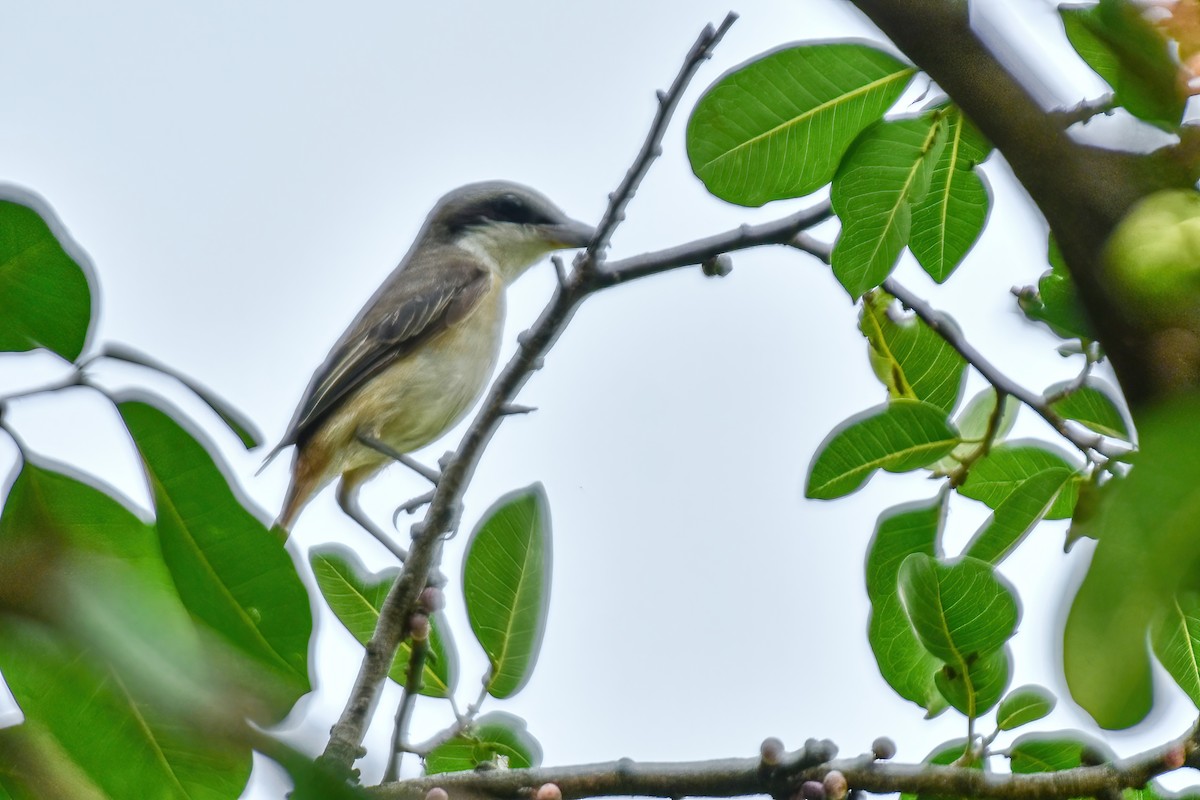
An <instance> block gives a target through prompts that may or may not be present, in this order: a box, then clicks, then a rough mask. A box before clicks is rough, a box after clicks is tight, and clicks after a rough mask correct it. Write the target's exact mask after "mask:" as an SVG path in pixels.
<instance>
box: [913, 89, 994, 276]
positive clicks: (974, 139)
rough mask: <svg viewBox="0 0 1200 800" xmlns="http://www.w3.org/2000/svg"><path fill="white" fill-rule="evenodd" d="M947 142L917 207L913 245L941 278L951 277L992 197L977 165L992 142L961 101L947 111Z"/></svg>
mask: <svg viewBox="0 0 1200 800" xmlns="http://www.w3.org/2000/svg"><path fill="white" fill-rule="evenodd" d="M946 124H947V126H948V128H947V134H946V146H945V148H943V149H942V154H941V157H939V158H938V160H937V163H936V164H934V167H933V176H932V178H931V179H930V184H929V192H928V193H927V194H926V195H925V198H924V199H923V200H921V201H920V202H918V203H917V204H916V205H915V206H914V207H913V212H912V214H913V216H912V236H911V237H910V240H909V243H908V245H909V248H910V249H911V250H912V253H913V255H914V256H916V259H917V262H918V263H920V265H921V267H922V268H923V269H924V270H925V271H926V272H927V273H929V276H930V277H931V278H933V279H934V280H935V281H937V282H938V283H941V282H943V281H945V280H946V278H948V277H950V274H951V273H952V272H954V270H955V269H957V268H958V265H959V264H961V263H962V261H963V259H964V258H966V257H967V253H968V252H970V250H971V248H972V247H974V246H975V242H977V241H978V240H979V235H980V234H981V233H983V226H984V225H985V224H986V223H987V218H988V211H989V207H990V204H991V198H990V196H989V193H988V187H987V183H985V182H984V180H983V176H982V175H981V174H980V173H978V172H976V171H975V165H976V164H978V163H979V162H981V161H983V159H985V158H986V157H987V154H988V151H989V150H991V145H990V144H989V143H988V142H987V140H986V139H984V138H983V135H982V134H980V133H979V131H978V129H977V128H975V126H974V125H972V124H971V123H970V122H969V121H968V120H967V119H966V117H964V116H963V113H962V111H961V110H960V109H958V108H957V107H955V108H952V109H951V110H950V111H949V113H948V114H947V115H946Z"/></svg>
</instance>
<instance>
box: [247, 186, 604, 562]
mask: <svg viewBox="0 0 1200 800" xmlns="http://www.w3.org/2000/svg"><path fill="white" fill-rule="evenodd" d="M594 234H595V230H594V228H593V227H592V226H590V225H587V224H585V223H583V222H579V221H578V220H575V219H572V218H571V217H568V216H567V215H566V213H564V212H563V211H562V210H561V209H560V208H559V207H558V206H556V205H555V204H554V203H552V202H551V201H550V200H549V199H548V198H546V197H545V196H544V195H542V194H541V193H540V192H537V191H535V190H534V189H531V188H529V187H527V186H523V185H521V184H518V183H513V182H510V181H485V182H481V183H471V184H467V185H465V186H461V187H459V188H457V189H454V190H453V191H451V192H449V193H447V194H446V195H444V196H443V197H442V198H441V199H440V200H438V202H437V203H436V204H435V205H434V207H433V210H432V211H431V212H430V213H429V216H428V217H427V218H426V219H425V223H424V225H423V226H422V227H421V230H420V232H419V233H418V234H417V238H416V240H415V241H414V243H413V245H412V247H411V248H410V249H409V251H408V254H407V255H405V257H404V258H403V259H402V260H401V261H400V264H399V266H397V267H396V268H395V270H394V271H393V272H392V273H391V275H389V276H388V277H387V279H386V280H385V281H384V282H383V284H382V285H381V286H380V287H379V289H378V290H376V292H375V294H374V295H373V296H372V297H371V299H370V300H368V301H367V304H366V305H365V306H363V308H362V310H360V311H359V313H358V315H357V316H356V317H355V318H354V321H353V322H351V323H350V326H349V327H348V328H347V329H346V331H345V333H343V334H342V336H341V338H339V339H338V340H337V342H336V343H335V344H334V345H333V348H332V349H331V350H330V351H329V355H328V356H327V357H326V358H325V361H324V362H323V363H322V364H321V366H319V367H318V368H317V370H316V372H314V373H313V376H312V379H311V380H310V381H309V383H308V388H307V389H306V390H305V391H304V395H303V396H302V398H301V400H300V403H299V405H298V406H297V408H296V412H295V414H294V415H293V416H292V420H291V422H290V424H289V425H288V428H287V432H286V433H285V434H284V435H283V438H282V439H281V440H280V442H279V444H278V445H276V447H275V448H274V449H273V450H272V451H271V452H270V454H268V456H267V458H266V459H265V461H264V466H265V465H266V464H267V463H269V462H270V461H271V460H272V459H273V458H274V457H275V456H276V455H278V454H279V453H280V452H281V451H282V450H284V449H285V448H287V447H289V446H294V447H295V452H294V454H293V458H292V466H291V481H290V484H289V486H288V490H287V493H286V495H285V497H284V502H283V508H282V511H281V512H280V514H279V518H278V520H277V525H279V526H280V527H282V529H283V530H284V531H290V530H291V528H292V526H293V524H294V523H295V521H296V519H297V517H298V516H299V514H300V512H301V511H302V510H303V509H304V507H305V505H306V504H307V503H308V502H309V500H311V499H312V498H313V497H314V496H315V495H316V494H317V493H318V492H320V491H321V490H322V489H323V488H325V487H326V486H328V485H329V484H330V483H332V482H333V481H334V480H335V479H338V488H337V502H338V505H339V506H341V508H342V510H343V511H344V512H345V513H346V514H347V515H348V516H349V517H351V518H352V519H353V520H355V521H356V522H358V523H359V524H360V525H362V526H363V527H364V528H366V529H367V530H368V531H369V532H371V533H372V534H373V535H375V536H376V537H379V538H380V539H381V541H382V542H383V543H384V544H385V545H387V546H389V547H391V548H392V549H393V551H394V552H397V554H402V552H403V551H402V550H397V549H396V547H395V546H394V545H392V544H391V543H390V542H389V541H388V540H387V539H386V538H384V537H383V535H382V532H381V531H380V530H379V529H378V528H376V527H375V526H374V525H373V524H372V523H371V522H370V520H369V519H367V517H366V515H365V514H364V513H363V512H362V510H361V508H360V507H359V505H358V499H357V497H358V490H359V488H360V487H361V486H362V484H363V483H364V482H365V481H367V480H368V479H370V478H371V477H373V476H374V475H375V474H376V473H378V472H379V471H380V470H381V469H383V468H384V467H386V466H387V465H388V464H390V463H391V462H392V461H394V460H398V457H400V456H402V455H404V454H407V453H409V452H412V451H413V450H417V449H420V448H421V447H424V446H425V445H427V444H430V443H431V442H433V441H435V440H437V439H438V438H440V437H441V436H442V434H444V433H445V432H446V431H448V430H449V429H450V428H452V427H453V426H454V425H456V424H457V423H458V422H459V421H460V420H461V419H462V418H463V417H464V416H466V414H467V412H468V411H469V410H470V409H471V407H472V406H474V405H475V403H476V401H478V399H479V397H480V396H481V395H482V394H483V390H484V388H485V387H486V385H487V382H488V379H489V378H490V376H491V374H492V371H493V370H494V369H495V366H496V361H497V358H498V356H499V352H500V344H501V337H502V332H503V327H504V312H505V289H506V287H507V286H508V285H509V284H510V283H512V282H513V281H515V280H516V279H517V278H518V277H520V276H521V274H523V273H524V272H525V271H526V270H527V269H528V268H529V267H531V266H532V265H533V264H534V263H536V262H537V261H538V260H540V259H541V258H542V257H543V256H545V255H547V254H549V253H550V252H552V251H555V250H563V249H570V248H580V247H584V246H586V245H588V244H589V243H590V242H591V240H592V238H593V236H594ZM400 460H403V459H400ZM406 463H409V462H407V461H406ZM401 558H403V555H401Z"/></svg>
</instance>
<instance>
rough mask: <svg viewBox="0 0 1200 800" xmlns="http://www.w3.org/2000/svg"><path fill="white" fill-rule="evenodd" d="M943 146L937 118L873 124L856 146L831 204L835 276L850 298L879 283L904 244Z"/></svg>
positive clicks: (834, 188) (844, 164)
mask: <svg viewBox="0 0 1200 800" xmlns="http://www.w3.org/2000/svg"><path fill="white" fill-rule="evenodd" d="M945 145H946V121H945V120H944V119H943V118H942V116H941V115H939V114H933V115H926V116H922V117H915V118H912V119H903V120H896V121H893V122H877V123H876V124H875V125H873V126H871V127H870V128H867V129H866V130H865V131H863V132H862V134H861V135H860V136H859V137H858V138H857V139H855V140H854V144H853V145H852V146H851V147H850V150H849V152H847V153H846V157H845V158H844V159H843V160H842V164H841V166H840V167H838V171H837V174H835V175H834V176H833V184H832V187H831V189H830V194H829V198H830V200H831V201H832V202H833V210H834V211H835V212H836V213H837V215H838V218H839V219H841V221H842V231H841V233H839V234H838V238H837V241H836V242H835V243H834V246H833V253H832V255H831V261H830V263H831V265H832V267H833V274H834V276H835V277H836V278H837V279H838V282H839V283H841V284H842V287H843V288H845V290H846V291H847V292H849V293H850V296H851V297H852V298H858V297H860V296H861V295H862V294H863V293H864V292H866V291H867V290H869V289H874V288H875V287H876V286H878V285H879V284H881V283H883V281H884V279H885V278H887V276H888V275H889V274H891V271H892V268H893V267H895V266H896V261H897V260H898V259H899V258H900V253H901V252H902V251H903V250H904V247H905V245H907V244H908V241H909V234H910V233H911V230H912V208H913V205H914V204H915V203H917V202H919V201H920V200H921V198H923V197H924V196H925V193H926V192H927V191H928V190H929V181H930V178H931V177H932V175H933V167H934V164H936V163H937V161H938V159H939V158H940V157H941V154H942V150H943V149H944V148H945Z"/></svg>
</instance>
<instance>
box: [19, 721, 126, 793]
mask: <svg viewBox="0 0 1200 800" xmlns="http://www.w3.org/2000/svg"><path fill="white" fill-rule="evenodd" d="M0 753H3V754H4V758H3V759H0V800H42V799H43V798H46V797H52V798H69V800H105V799H106V797H107V795H105V794H104V792H103V791H102V790H101V789H100V788H99V787H98V786H96V784H94V783H92V781H91V780H90V779H89V778H88V776H87V775H86V774H84V773H83V771H82V770H80V769H79V768H78V767H77V766H76V765H75V764H73V763H72V762H71V758H70V756H69V755H68V754H67V753H65V752H63V749H62V747H61V746H60V745H59V744H58V743H57V742H56V741H55V740H54V737H53V736H51V735H50V734H49V733H48V732H47V731H46V730H45V729H44V728H43V727H42V726H41V725H38V724H37V723H36V722H31V721H29V720H26V721H25V722H23V723H22V724H20V725H17V726H14V727H11V728H3V729H0Z"/></svg>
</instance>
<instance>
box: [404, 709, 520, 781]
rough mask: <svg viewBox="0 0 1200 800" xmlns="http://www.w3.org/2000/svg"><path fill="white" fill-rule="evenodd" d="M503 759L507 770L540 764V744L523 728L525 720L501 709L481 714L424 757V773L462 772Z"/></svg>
mask: <svg viewBox="0 0 1200 800" xmlns="http://www.w3.org/2000/svg"><path fill="white" fill-rule="evenodd" d="M498 758H503V759H504V760H505V764H506V766H507V767H508V769H527V768H530V767H538V766H541V763H542V746H541V745H540V744H538V741H537V739H535V738H533V735H532V734H530V733H529V731H528V730H527V729H526V727H525V720H523V719H521V718H520V717H516V716H513V715H512V714H508V713H506V712H503V711H493V712H492V713H490V714H484V715H483V716H482V717H480V718H479V719H478V720H476V721H475V724H474V725H472V726H471V730H470V732H469V733H466V734H461V735H459V736H456V737H454V738H453V739H451V740H450V741H448V742H446V743H445V744H442V745H440V746H438V747H436V748H434V750H433V751H432V752H431V753H430V754H429V755H428V756H427V757H426V758H425V773H426V774H427V775H435V774H438V773H441V772H465V771H467V770H472V769H475V768H476V767H477V766H479V765H480V764H496V762H497V759H498Z"/></svg>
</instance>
